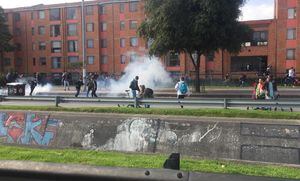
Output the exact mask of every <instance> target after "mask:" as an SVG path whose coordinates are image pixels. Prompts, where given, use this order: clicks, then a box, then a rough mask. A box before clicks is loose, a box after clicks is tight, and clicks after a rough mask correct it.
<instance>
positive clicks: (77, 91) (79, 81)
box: [75, 77, 83, 97]
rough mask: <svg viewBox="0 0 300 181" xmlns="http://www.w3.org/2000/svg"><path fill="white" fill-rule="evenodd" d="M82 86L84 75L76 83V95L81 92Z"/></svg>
mask: <svg viewBox="0 0 300 181" xmlns="http://www.w3.org/2000/svg"><path fill="white" fill-rule="evenodd" d="M81 86H83V80H82V77H80V78H79V80H78V81H77V82H76V83H75V88H76V94H75V97H78V95H79V93H80V89H81Z"/></svg>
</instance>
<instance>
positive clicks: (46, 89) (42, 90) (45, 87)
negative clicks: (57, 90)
mask: <svg viewBox="0 0 300 181" xmlns="http://www.w3.org/2000/svg"><path fill="white" fill-rule="evenodd" d="M52 87H53V86H52V85H51V84H49V83H47V84H45V85H41V84H38V85H37V86H36V87H35V88H34V90H33V92H32V95H37V94H39V93H49V92H51V90H52ZM30 91H31V90H30V86H29V84H26V87H25V95H26V96H29V94H30Z"/></svg>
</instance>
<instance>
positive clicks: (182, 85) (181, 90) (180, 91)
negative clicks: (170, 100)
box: [175, 77, 189, 108]
mask: <svg viewBox="0 0 300 181" xmlns="http://www.w3.org/2000/svg"><path fill="white" fill-rule="evenodd" d="M175 90H176V91H177V98H178V99H184V97H185V96H186V95H187V93H188V92H189V87H188V85H187V83H186V82H185V81H184V77H180V81H179V82H177V84H176V85H175ZM178 103H180V101H178ZM180 107H181V108H183V105H180Z"/></svg>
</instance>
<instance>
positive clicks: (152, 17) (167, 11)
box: [138, 0, 251, 92]
mask: <svg viewBox="0 0 300 181" xmlns="http://www.w3.org/2000/svg"><path fill="white" fill-rule="evenodd" d="M144 3H145V11H146V15H147V18H146V20H145V21H144V22H143V23H142V24H141V26H140V27H139V30H138V32H139V34H140V36H142V37H144V38H145V39H147V40H152V44H151V46H150V50H149V53H150V55H157V56H162V55H165V54H167V53H168V52H170V51H175V52H181V53H182V52H184V53H187V54H188V55H189V57H190V58H191V60H192V62H193V65H194V67H195V73H196V91H197V92H199V91H200V77H199V73H200V57H201V55H206V54H209V53H210V52H215V51H217V50H220V49H221V50H227V51H228V52H232V53H237V52H239V51H240V49H241V45H242V43H244V42H245V41H246V40H247V39H248V38H249V35H250V33H251V29H250V28H249V27H248V26H247V25H245V24H243V23H241V22H239V21H238V18H239V16H240V13H241V11H240V7H241V6H242V5H243V4H244V3H245V0H144Z"/></svg>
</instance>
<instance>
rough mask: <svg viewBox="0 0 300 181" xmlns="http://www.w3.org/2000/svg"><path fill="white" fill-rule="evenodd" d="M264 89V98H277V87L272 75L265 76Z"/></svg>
mask: <svg viewBox="0 0 300 181" xmlns="http://www.w3.org/2000/svg"><path fill="white" fill-rule="evenodd" d="M265 90H266V99H277V97H278V89H277V84H276V82H275V81H274V80H273V77H272V75H269V76H268V77H267V80H266V82H265Z"/></svg>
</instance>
